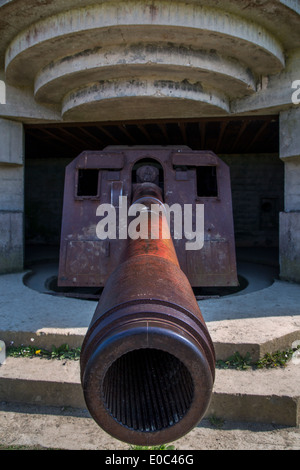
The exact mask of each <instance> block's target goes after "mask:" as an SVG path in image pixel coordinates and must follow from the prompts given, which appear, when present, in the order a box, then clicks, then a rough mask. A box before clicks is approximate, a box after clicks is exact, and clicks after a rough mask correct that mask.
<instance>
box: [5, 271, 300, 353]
mask: <svg viewBox="0 0 300 470" xmlns="http://www.w3.org/2000/svg"><path fill="white" fill-rule="evenodd" d="M23 277H24V273H19V274H9V275H3V276H0V292H1V298H0V317H1V325H0V339H3V340H4V341H6V342H7V343H10V342H11V341H14V343H15V344H33V345H36V346H38V347H45V348H49V347H50V348H51V346H52V344H54V345H56V346H60V345H61V344H63V343H68V344H69V345H70V346H73V347H75V346H80V345H81V343H82V340H83V337H84V335H85V333H86V330H87V328H88V325H89V323H90V320H91V318H92V316H93V314H94V311H95V308H96V303H95V302H91V301H85V300H76V299H70V298H64V297H56V296H53V295H47V294H42V293H40V292H37V291H36V290H33V289H31V288H28V287H26V286H25V285H24V284H23ZM199 305H200V309H201V311H202V314H203V317H204V319H205V322H206V324H207V327H208V329H209V332H210V334H211V336H212V339H213V341H214V343H215V348H216V353H217V357H218V358H219V359H227V357H228V356H229V355H231V354H233V353H234V352H236V351H239V352H240V353H241V354H245V353H246V352H250V353H251V355H252V359H253V360H257V359H258V358H259V357H260V356H262V355H263V354H265V353H266V352H273V351H276V350H277V349H279V348H288V347H291V344H292V342H293V341H295V340H298V339H300V315H299V314H300V310H299V305H300V286H299V285H298V284H292V283H288V282H281V281H275V282H274V284H272V285H271V286H269V287H266V288H262V289H260V290H257V291H254V292H251V291H250V292H249V293H245V294H244V295H235V296H228V297H223V298H220V299H210V300H205V301H200V302H199Z"/></svg>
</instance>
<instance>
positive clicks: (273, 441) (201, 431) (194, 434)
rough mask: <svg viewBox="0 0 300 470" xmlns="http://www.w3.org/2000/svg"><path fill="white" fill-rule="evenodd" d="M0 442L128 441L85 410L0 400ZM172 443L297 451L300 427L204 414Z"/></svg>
mask: <svg viewBox="0 0 300 470" xmlns="http://www.w3.org/2000/svg"><path fill="white" fill-rule="evenodd" d="M0 441H1V443H2V445H4V446H5V445H6V446H9V445H25V446H34V445H35V446H42V447H45V448H55V449H67V450H109V451H116V450H126V451H127V453H128V450H129V445H128V444H125V443H123V442H120V441H117V440H116V439H113V438H112V437H110V436H109V435H108V434H106V433H105V432H104V431H102V430H101V429H100V428H99V427H98V426H97V424H96V423H95V422H94V420H93V419H92V418H90V417H89V414H88V412H87V411H86V410H79V409H77V410H75V409H70V408H69V409H67V408H64V407H59V408H58V407H45V406H37V405H30V406H28V405H27V406H25V405H12V404H9V403H7V404H3V403H2V404H0ZM173 445H174V446H175V449H176V450H189V451H201V450H299V449H300V428H299V427H286V426H275V425H273V424H261V423H247V422H246V423H245V422H244V423H243V422H240V421H239V422H232V421H227V420H225V422H223V423H221V425H220V427H218V426H214V425H212V424H211V423H210V422H209V420H207V419H205V420H203V421H202V422H201V423H200V425H198V426H197V427H196V428H195V429H193V430H192V431H191V432H190V433H188V434H187V435H186V436H184V437H182V438H181V439H179V440H177V441H176V442H174V443H173ZM163 452H164V451H163ZM164 453H166V452H164ZM126 455H127V454H126ZM128 455H134V453H133V454H132V453H128ZM100 457H101V456H100Z"/></svg>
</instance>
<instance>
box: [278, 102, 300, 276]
mask: <svg viewBox="0 0 300 470" xmlns="http://www.w3.org/2000/svg"><path fill="white" fill-rule="evenodd" d="M280 158H281V159H282V161H283V162H284V166H285V205H284V212H281V214H280V267H281V272H280V275H281V278H282V279H285V280H288V281H295V282H300V106H298V107H296V106H295V107H294V108H292V109H290V110H288V111H284V112H282V113H281V114H280Z"/></svg>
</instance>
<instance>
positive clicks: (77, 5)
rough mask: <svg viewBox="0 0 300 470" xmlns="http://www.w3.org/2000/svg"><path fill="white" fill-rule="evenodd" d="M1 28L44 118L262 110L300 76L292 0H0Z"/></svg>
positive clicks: (4, 60) (286, 94) (19, 80)
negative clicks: (48, 115) (48, 112)
mask: <svg viewBox="0 0 300 470" xmlns="http://www.w3.org/2000/svg"><path fill="white" fill-rule="evenodd" d="M0 37H1V43H0V70H1V68H2V69H3V70H4V73H5V75H4V76H5V81H6V83H7V86H8V87H10V90H14V89H18V90H26V93H27V95H28V93H29V94H30V93H32V97H33V99H34V102H35V103H37V104H38V105H40V106H41V107H44V108H43V109H45V116H44V119H45V120H47V112H46V110H48V109H51V110H52V111H53V114H52V115H51V118H52V120H54V121H55V120H63V121H68V122H72V121H75V122H76V121H78V122H83V121H116V120H132V119H164V118H169V119H170V118H194V117H204V116H226V115H230V114H243V113H244V114H245V113H249V112H253V113H261V114H262V113H265V112H266V110H267V112H270V113H271V112H276V111H277V110H278V109H281V108H282V107H284V106H288V105H290V94H291V93H290V82H291V80H293V77H295V78H294V79H295V80H296V79H297V78H298V79H299V78H300V75H299V77H297V73H298V71H299V74H300V65H299V64H300V2H299V1H298V0H255V1H250V0H226V1H225V0H211V1H208V0H189V1H184V2H182V1H177V0H172V1H164V0H162V1H156V0H154V1H137V0H128V1H127V0H126V1H122V0H119V1H117V0H116V1H115V0H111V1H108V0H107V1H105V0H102V1H101V0H99V1H97V0H89V1H88V0H0ZM285 88H287V89H285ZM20 93H21V92H20ZM22 93H23V91H22ZM20 96H22V95H21V94H20ZM28 102H30V100H29V101H28ZM8 105H9V103H8ZM29 107H30V104H29ZM23 113H24V114H26V112H24V111H23ZM33 114H34V113H33ZM0 115H3V112H2V113H1V109H0ZM4 115H5V113H4ZM16 117H20V116H18V115H17V116H16ZM49 120H51V119H49Z"/></svg>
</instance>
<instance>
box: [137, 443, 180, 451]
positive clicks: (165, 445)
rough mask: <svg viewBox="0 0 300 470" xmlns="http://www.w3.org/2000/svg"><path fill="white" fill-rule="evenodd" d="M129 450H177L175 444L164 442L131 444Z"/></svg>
mask: <svg viewBox="0 0 300 470" xmlns="http://www.w3.org/2000/svg"><path fill="white" fill-rule="evenodd" d="M129 450H176V449H175V447H174V446H173V445H167V444H163V445H160V446H152V447H150V446H130V448H129Z"/></svg>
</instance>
